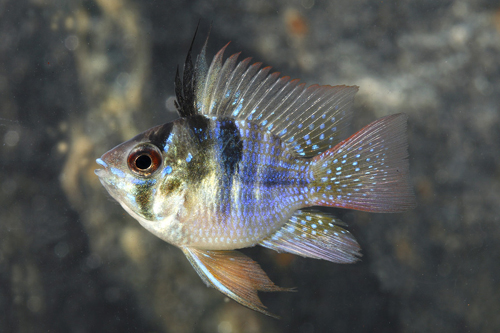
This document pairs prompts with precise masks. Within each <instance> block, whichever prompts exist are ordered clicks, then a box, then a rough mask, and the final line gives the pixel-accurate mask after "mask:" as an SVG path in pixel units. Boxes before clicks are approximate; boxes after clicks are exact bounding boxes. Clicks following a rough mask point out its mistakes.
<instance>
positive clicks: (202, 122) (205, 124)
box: [186, 115, 210, 143]
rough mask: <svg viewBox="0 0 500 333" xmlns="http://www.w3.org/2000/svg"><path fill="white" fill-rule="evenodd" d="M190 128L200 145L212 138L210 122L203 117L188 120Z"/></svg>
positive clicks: (198, 116) (197, 116)
mask: <svg viewBox="0 0 500 333" xmlns="http://www.w3.org/2000/svg"><path fill="white" fill-rule="evenodd" d="M186 121H187V124H188V128H189V129H190V130H191V132H192V134H193V137H195V138H197V139H198V142H199V143H202V142H203V141H206V140H207V139H208V138H209V136H210V120H209V119H208V118H207V117H205V116H202V115H196V116H193V117H189V118H187V119H186Z"/></svg>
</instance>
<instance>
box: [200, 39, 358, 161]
mask: <svg viewBox="0 0 500 333" xmlns="http://www.w3.org/2000/svg"><path fill="white" fill-rule="evenodd" d="M227 46H228V45H225V46H224V47H223V48H222V49H221V50H220V51H219V52H218V53H217V54H216V55H215V57H214V60H213V61H212V63H211V65H210V67H209V69H208V71H207V72H206V75H204V74H203V73H204V72H203V71H199V70H197V78H199V80H200V81H197V90H196V105H197V108H198V111H199V112H200V113H201V114H204V115H207V116H228V117H234V118H236V119H240V120H249V121H252V122H255V123H257V124H259V125H261V126H264V127H265V128H266V129H268V130H269V131H271V132H273V133H274V134H276V135H279V136H280V137H281V138H282V139H283V140H284V141H285V142H286V144H287V145H288V146H289V147H291V148H292V149H293V150H294V151H295V152H296V153H297V155H299V156H304V157H312V156H315V155H317V154H319V153H320V152H322V151H324V150H326V149H329V148H331V147H333V146H334V145H335V144H337V143H338V142H339V141H340V140H341V139H343V136H344V132H345V129H346V128H347V127H348V125H349V123H350V120H351V118H352V113H351V110H350V107H351V105H352V102H353V99H354V94H355V93H356V92H357V90H358V88H357V87H355V86H352V87H349V86H318V85H313V86H309V87H307V88H306V87H305V84H303V83H302V84H299V83H298V80H290V78H289V77H286V76H285V77H281V78H280V77H279V75H280V74H279V73H272V74H269V72H270V70H271V68H270V67H264V68H262V69H261V68H260V67H261V63H254V64H252V65H249V63H250V59H249V58H247V59H245V60H243V61H241V62H240V63H237V58H238V55H239V53H238V54H234V55H232V56H231V57H229V58H228V59H227V60H226V61H225V62H224V64H222V60H223V53H224V51H225V49H226V48H227ZM202 55H204V50H203V51H202V54H200V56H199V57H198V61H197V63H198V62H201V60H200V59H201V58H204V56H202ZM197 67H198V66H197ZM200 67H201V66H200ZM285 115H286V116H285Z"/></svg>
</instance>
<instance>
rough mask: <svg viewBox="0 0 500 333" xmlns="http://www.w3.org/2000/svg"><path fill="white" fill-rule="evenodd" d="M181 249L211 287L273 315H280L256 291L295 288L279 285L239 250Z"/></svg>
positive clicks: (243, 303) (247, 305) (254, 308)
mask: <svg viewBox="0 0 500 333" xmlns="http://www.w3.org/2000/svg"><path fill="white" fill-rule="evenodd" d="M182 251H183V252H184V254H185V255H186V257H187V258H188V260H189V262H190V263H191V265H192V266H193V268H194V269H195V270H196V272H197V273H198V275H199V276H200V277H201V279H202V280H203V281H204V282H205V284H207V285H208V286H212V287H214V288H215V289H217V290H219V291H220V292H221V293H223V294H224V295H226V296H228V297H230V298H232V299H233V300H235V301H236V302H238V303H240V304H241V305H244V306H246V307H248V308H250V309H252V310H255V311H258V312H261V313H263V314H265V315H268V316H270V317H273V318H276V319H280V317H279V316H277V315H275V314H273V313H271V312H269V311H267V310H266V306H265V305H264V304H262V302H261V301H260V299H259V297H258V295H257V291H268V292H271V291H293V289H288V288H281V287H278V286H276V285H275V284H274V283H273V282H272V281H271V280H270V279H269V277H268V276H267V275H266V273H265V272H264V271H263V270H262V268H261V267H260V266H259V264H258V263H256V262H255V261H253V260H252V259H250V258H249V257H247V256H246V255H244V254H243V253H241V252H239V251H214V250H200V249H195V248H190V247H183V248H182Z"/></svg>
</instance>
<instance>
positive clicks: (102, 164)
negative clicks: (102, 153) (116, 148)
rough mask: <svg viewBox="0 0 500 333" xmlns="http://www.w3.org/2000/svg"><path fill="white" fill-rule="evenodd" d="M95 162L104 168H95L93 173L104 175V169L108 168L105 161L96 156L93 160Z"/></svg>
mask: <svg viewBox="0 0 500 333" xmlns="http://www.w3.org/2000/svg"><path fill="white" fill-rule="evenodd" d="M95 161H96V163H97V164H99V165H101V166H103V167H104V168H100V169H95V170H94V173H95V174H96V175H97V177H99V178H101V177H102V176H104V174H105V173H106V171H107V170H106V169H107V168H108V165H107V164H106V162H104V161H103V160H102V159H100V158H98V159H96V160H95Z"/></svg>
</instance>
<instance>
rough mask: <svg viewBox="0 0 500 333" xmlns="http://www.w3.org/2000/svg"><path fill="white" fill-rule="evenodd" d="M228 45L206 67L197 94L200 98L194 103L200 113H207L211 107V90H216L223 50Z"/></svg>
mask: <svg viewBox="0 0 500 333" xmlns="http://www.w3.org/2000/svg"><path fill="white" fill-rule="evenodd" d="M228 45H229V43H227V44H226V45H225V46H224V47H223V48H222V49H221V50H220V51H219V52H217V54H216V55H215V57H214V59H213V60H212V63H211V64H210V67H209V68H208V72H207V77H206V80H205V85H204V87H203V88H201V89H202V90H200V92H199V94H198V96H197V97H198V98H200V100H199V102H197V103H196V104H197V105H198V106H200V107H201V108H199V110H198V111H199V112H200V113H201V114H205V115H209V114H211V111H212V109H213V92H214V91H216V88H217V83H218V82H219V80H220V77H219V73H220V70H221V68H222V58H223V56H224V50H225V49H226V48H227V47H228Z"/></svg>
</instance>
